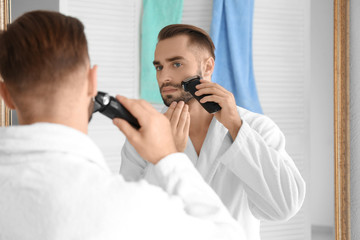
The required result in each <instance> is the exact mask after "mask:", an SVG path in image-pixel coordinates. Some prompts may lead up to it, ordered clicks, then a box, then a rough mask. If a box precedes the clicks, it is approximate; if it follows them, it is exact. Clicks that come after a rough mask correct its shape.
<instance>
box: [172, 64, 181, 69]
mask: <svg viewBox="0 0 360 240" xmlns="http://www.w3.org/2000/svg"><path fill="white" fill-rule="evenodd" d="M173 65H174V67H176V68H178V67H180V66H181V65H182V64H181V63H174V64H173Z"/></svg>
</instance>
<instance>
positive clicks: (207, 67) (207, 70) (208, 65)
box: [203, 57, 215, 79]
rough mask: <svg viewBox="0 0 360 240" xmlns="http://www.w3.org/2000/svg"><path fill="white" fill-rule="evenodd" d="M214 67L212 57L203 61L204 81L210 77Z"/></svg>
mask: <svg viewBox="0 0 360 240" xmlns="http://www.w3.org/2000/svg"><path fill="white" fill-rule="evenodd" d="M214 67H215V61H214V58H213V57H209V58H208V59H206V60H205V63H204V69H203V77H204V78H205V79H210V78H211V75H212V73H213V72H214Z"/></svg>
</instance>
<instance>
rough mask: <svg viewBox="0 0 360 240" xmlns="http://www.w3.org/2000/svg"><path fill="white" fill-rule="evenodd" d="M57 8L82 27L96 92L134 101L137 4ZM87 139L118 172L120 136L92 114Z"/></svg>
mask: <svg viewBox="0 0 360 240" xmlns="http://www.w3.org/2000/svg"><path fill="white" fill-rule="evenodd" d="M60 7H61V9H60V10H61V11H63V12H64V13H66V14H69V15H72V16H75V17H77V18H79V19H80V20H81V21H82V22H83V23H84V25H85V32H86V36H87V39H88V45H89V52H90V59H91V63H92V64H97V65H98V90H100V91H105V92H108V93H110V94H111V95H115V94H120V95H124V96H126V97H130V98H137V97H138V95H139V94H138V92H139V91H138V89H139V36H140V34H139V31H140V25H139V19H140V12H141V11H140V10H141V0H136V1H134V0H121V1H117V0H103V1H96V0H67V1H62V2H60ZM89 136H90V137H91V138H92V139H93V140H94V141H95V142H96V144H97V145H98V146H99V147H100V149H101V150H102V152H103V154H104V157H105V159H106V161H107V163H108V165H109V166H110V169H111V170H112V171H113V172H118V171H119V168H120V161H121V148H122V145H123V143H124V141H125V137H124V135H123V134H122V133H121V132H120V131H119V130H118V129H117V128H116V127H115V126H114V125H113V124H112V123H111V120H110V119H108V118H107V117H105V116H103V115H100V114H95V115H94V116H93V119H92V121H91V123H90V126H89Z"/></svg>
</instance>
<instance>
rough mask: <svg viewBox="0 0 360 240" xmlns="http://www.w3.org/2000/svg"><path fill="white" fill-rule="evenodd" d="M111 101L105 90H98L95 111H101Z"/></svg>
mask: <svg viewBox="0 0 360 240" xmlns="http://www.w3.org/2000/svg"><path fill="white" fill-rule="evenodd" d="M109 103H110V95H109V94H107V93H104V92H100V91H99V92H98V93H97V95H96V97H95V100H94V110H93V113H95V112H98V111H101V110H102V109H103V108H105V107H106V106H107V105H108V104H109Z"/></svg>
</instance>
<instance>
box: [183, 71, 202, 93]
mask: <svg viewBox="0 0 360 240" xmlns="http://www.w3.org/2000/svg"><path fill="white" fill-rule="evenodd" d="M200 79H201V77H200V76H199V75H195V76H192V77H188V78H186V79H185V80H184V81H182V82H181V86H182V87H183V89H184V90H185V91H186V92H189V88H188V85H189V83H191V82H192V81H195V80H200Z"/></svg>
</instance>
